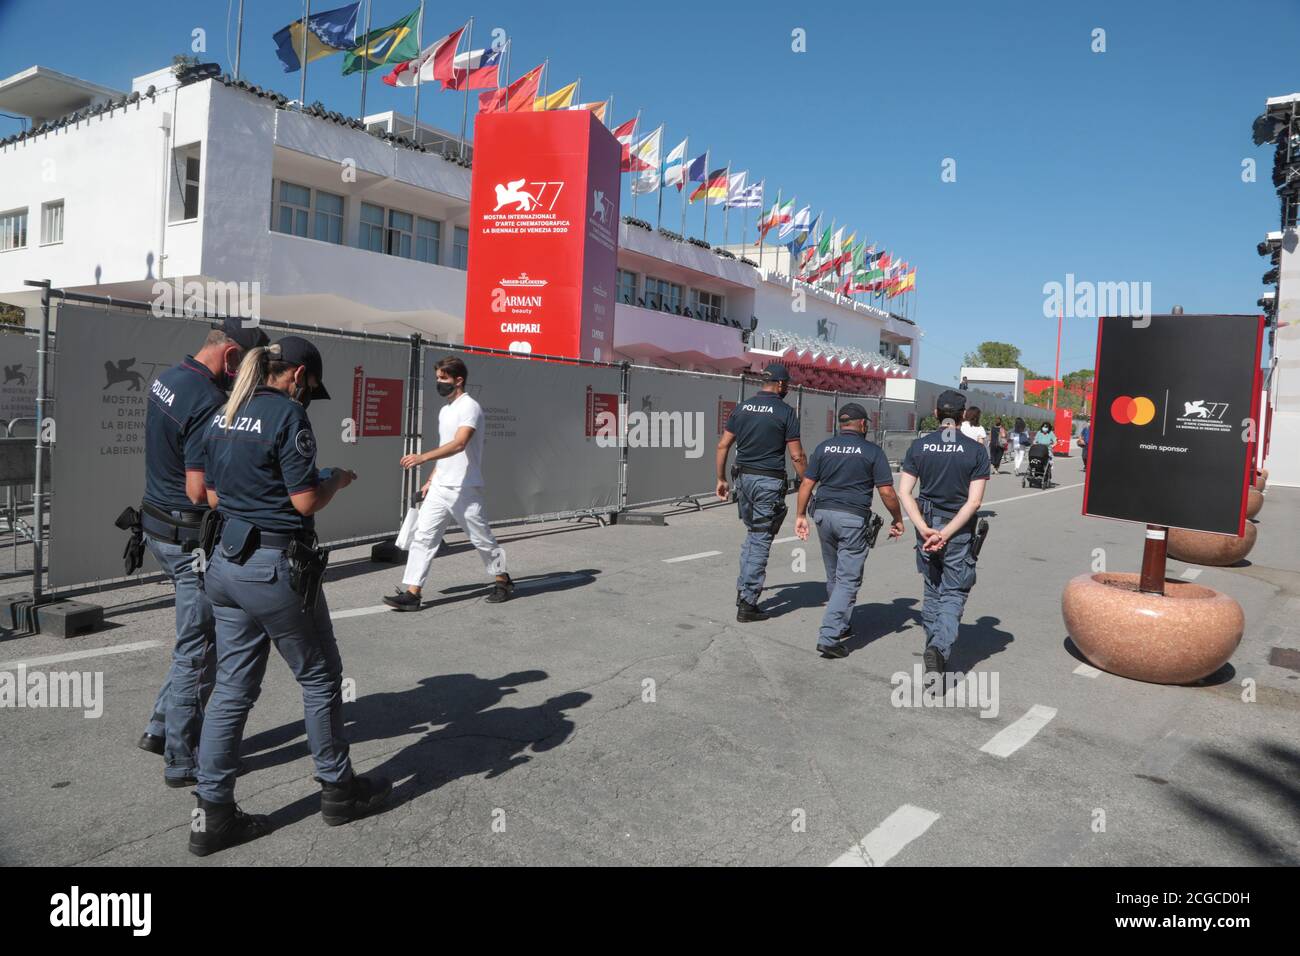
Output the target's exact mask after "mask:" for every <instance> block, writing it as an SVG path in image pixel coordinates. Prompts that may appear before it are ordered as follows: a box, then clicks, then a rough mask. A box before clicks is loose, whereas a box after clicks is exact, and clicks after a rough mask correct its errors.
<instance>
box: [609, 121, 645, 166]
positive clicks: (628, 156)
mask: <svg viewBox="0 0 1300 956" xmlns="http://www.w3.org/2000/svg"><path fill="white" fill-rule="evenodd" d="M639 119H640V114H637V115H636V116H634V117H632V118H631V119H630V120H628V121H627V122H626V123H624V124H623V125H622V126H618V127H615V129H614V138H615V139H616V140H618V142H619V145H620V146H622V147H623V159H622V161H621V162H620V163H619V166H618V168H619V172H623V173H630V172H632V170H633V164H632V137H633V136H634V135H636V124H637V120H639ZM636 170H637V171H638V172H640V170H641V166H640V165H637V166H636Z"/></svg>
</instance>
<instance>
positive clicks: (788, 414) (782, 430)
mask: <svg viewBox="0 0 1300 956" xmlns="http://www.w3.org/2000/svg"><path fill="white" fill-rule="evenodd" d="M727 431H729V432H731V433H732V434H733V435H735V436H736V464H738V465H743V466H745V467H746V468H760V469H762V470H763V471H779V472H781V474H785V446H786V445H787V444H788V443H789V442H792V441H794V440H795V439H797V438H798V437H799V416H798V415H797V414H796V413H795V410H794V409H793V408H791V407H790V406H789V405H787V404H786V403H785V402H784V401H782V400H781V396H780V395H778V394H776V392H759V393H758V394H757V395H751V396H750V397H749V398H747V399H745V400H744V401H743V402H741V403H740V404H739V405H737V406H736V407H735V409H733V410H732V412H731V416H730V417H729V418H728V419H727Z"/></svg>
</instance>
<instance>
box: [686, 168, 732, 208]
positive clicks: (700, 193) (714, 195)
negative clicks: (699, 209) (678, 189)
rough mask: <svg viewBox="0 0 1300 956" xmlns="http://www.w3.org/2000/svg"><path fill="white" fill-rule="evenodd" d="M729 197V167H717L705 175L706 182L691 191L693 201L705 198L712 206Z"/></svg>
mask: <svg viewBox="0 0 1300 956" xmlns="http://www.w3.org/2000/svg"><path fill="white" fill-rule="evenodd" d="M726 198H727V167H725V166H723V167H722V168H721V169H715V170H714V171H713V172H711V173H709V175H708V176H707V177H705V180H704V182H702V183H700V184H699V185H698V186H697V187H695V192H693V193H691V202H695V200H697V199H703V200H704V201H705V202H707V203H708V204H709V205H710V206H717V205H718V204H720V203H722V202H723V201H724V200H725V199H726Z"/></svg>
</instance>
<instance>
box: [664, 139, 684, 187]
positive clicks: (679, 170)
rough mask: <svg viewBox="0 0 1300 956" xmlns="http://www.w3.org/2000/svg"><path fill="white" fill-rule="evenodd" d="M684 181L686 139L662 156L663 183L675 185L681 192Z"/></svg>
mask: <svg viewBox="0 0 1300 956" xmlns="http://www.w3.org/2000/svg"><path fill="white" fill-rule="evenodd" d="M685 182H686V140H682V141H681V142H680V143H678V144H677V145H676V146H674V147H673V151H672V152H671V153H669V154H668V155H667V156H666V157H665V158H664V185H665V186H676V187H677V191H678V192H681V190H682V186H683V184H684V183H685Z"/></svg>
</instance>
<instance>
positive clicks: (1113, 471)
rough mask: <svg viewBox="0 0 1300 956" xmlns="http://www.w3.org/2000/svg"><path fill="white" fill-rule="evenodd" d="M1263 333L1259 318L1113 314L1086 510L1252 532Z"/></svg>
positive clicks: (1102, 344) (1102, 355) (1100, 347)
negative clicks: (1250, 497)
mask: <svg viewBox="0 0 1300 956" xmlns="http://www.w3.org/2000/svg"><path fill="white" fill-rule="evenodd" d="M1263 340H1264V319H1263V317H1262V316H1257V315H1153V316H1151V317H1150V319H1149V320H1147V319H1142V318H1138V319H1133V318H1126V317H1120V318H1105V319H1102V320H1101V322H1100V326H1099V328H1098V332H1097V369H1096V392H1095V396H1096V397H1095V399H1094V402H1095V405H1094V409H1093V416H1092V423H1091V424H1092V431H1091V433H1090V436H1089V447H1088V478H1087V484H1086V485H1085V486H1084V491H1083V513H1084V514H1087V515H1096V516H1098V517H1102V518H1118V519H1120V520H1123V521H1140V522H1142V523H1143V524H1154V525H1166V526H1168V527H1171V528H1188V529H1190V530H1193V531H1212V532H1215V533H1217V534H1231V535H1240V534H1242V533H1244V531H1245V526H1246V493H1247V490H1248V489H1249V487H1250V479H1251V477H1252V475H1251V470H1252V465H1253V463H1254V453H1255V440H1256V432H1257V428H1258V421H1259V389H1260V385H1259V357H1260V349H1261V348H1262V346H1263Z"/></svg>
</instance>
